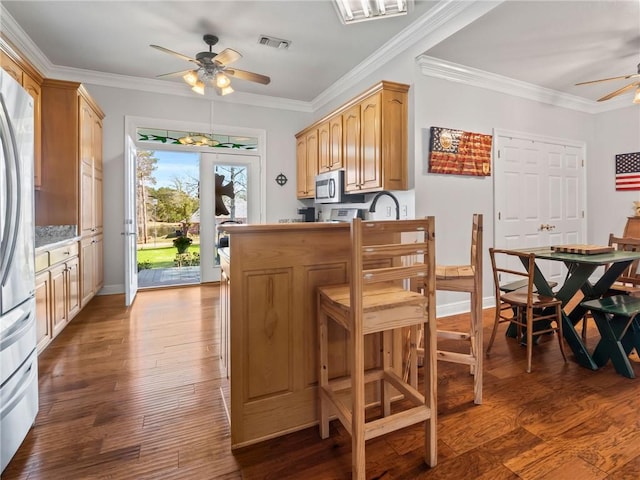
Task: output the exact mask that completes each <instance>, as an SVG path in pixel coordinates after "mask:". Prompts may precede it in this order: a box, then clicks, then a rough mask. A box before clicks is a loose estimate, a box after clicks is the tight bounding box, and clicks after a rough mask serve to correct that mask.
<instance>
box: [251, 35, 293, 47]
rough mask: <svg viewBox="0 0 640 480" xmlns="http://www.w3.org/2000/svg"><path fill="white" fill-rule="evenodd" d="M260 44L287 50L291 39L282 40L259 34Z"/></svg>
mask: <svg viewBox="0 0 640 480" xmlns="http://www.w3.org/2000/svg"><path fill="white" fill-rule="evenodd" d="M258 43H259V44H260V45H266V46H267V47H273V48H280V49H283V50H287V49H288V48H289V45H291V40H284V39H282V38H275V37H269V36H267V35H260V38H258Z"/></svg>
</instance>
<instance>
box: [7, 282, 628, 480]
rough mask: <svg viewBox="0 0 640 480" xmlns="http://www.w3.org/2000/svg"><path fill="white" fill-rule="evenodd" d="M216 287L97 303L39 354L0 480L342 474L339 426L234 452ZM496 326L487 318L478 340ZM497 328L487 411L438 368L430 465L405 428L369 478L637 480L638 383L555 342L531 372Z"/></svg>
mask: <svg viewBox="0 0 640 480" xmlns="http://www.w3.org/2000/svg"><path fill="white" fill-rule="evenodd" d="M217 293H218V289H217V286H215V285H208V286H202V287H200V286H197V287H187V288H176V289H168V290H154V291H144V292H141V293H139V294H138V298H137V300H136V302H135V304H134V306H133V307H132V308H131V309H126V308H124V307H123V304H124V300H123V297H122V296H103V297H96V298H95V299H94V300H92V302H91V303H90V304H89V305H88V306H87V308H85V309H84V310H83V311H82V312H81V313H80V314H79V315H78V316H77V317H76V318H75V319H74V320H73V321H72V322H71V324H69V325H68V326H67V328H66V329H65V330H64V331H63V332H62V333H61V334H60V335H59V336H58V337H57V338H56V339H55V340H54V341H53V342H52V344H51V345H50V346H49V347H48V348H47V349H46V350H45V351H44V352H43V353H42V354H41V356H40V358H39V361H40V412H39V414H38V417H37V419H36V424H35V427H34V428H33V429H32V430H31V432H30V433H29V435H28V436H27V438H26V440H25V442H24V443H23V445H22V446H21V448H20V449H19V451H18V453H17V454H16V456H15V457H14V459H13V460H12V461H11V463H10V464H9V465H8V467H7V468H6V470H5V472H4V473H3V474H2V479H3V480H13V479H28V480H40V479H47V480H57V479H65V480H66V479H74V480H75V479H118V480H120V479H240V478H244V479H305V480H306V479H347V478H350V450H351V443H350V438H349V435H348V434H347V433H346V432H345V431H344V429H343V428H342V427H341V426H339V425H338V422H333V423H332V425H331V427H332V431H331V437H330V438H329V439H327V440H320V437H319V435H318V432H317V429H316V428H309V429H306V430H303V431H300V432H296V433H293V434H289V435H287V436H284V437H280V438H277V439H274V440H271V441H268V442H263V443H261V444H258V445H255V446H251V447H247V448H244V449H242V450H240V451H238V452H234V453H233V454H232V453H231V450H230V448H229V428H228V425H227V420H226V416H225V412H224V407H223V403H222V400H221V396H220V390H219V389H220V388H221V387H223V388H224V386H225V381H224V379H223V378H221V375H220V372H219V368H218V354H219V346H220V345H219V331H218V326H217V318H218V317H217V315H218V313H217V312H218V306H219V305H218V294H217ZM467 321H468V320H467V316H466V315H461V316H456V317H451V318H448V319H441V323H442V325H443V326H444V324H445V322H446V323H451V324H456V323H459V322H467ZM492 321H493V310H486V311H485V315H484V325H485V329H484V331H485V343H486V340H487V339H488V336H489V332H490V327H491V325H492ZM440 328H443V327H442V326H441V327H440ZM444 328H446V327H444ZM589 331H590V334H591V335H592V336H591V337H590V338H589V345H590V347H591V348H593V346H594V345H595V342H596V340H597V333H596V331H595V327H593V326H590V330H589ZM503 332H504V326H502V327H501V331H500V332H499V334H498V338H497V339H496V342H495V344H494V347H493V351H492V354H491V356H490V357H487V358H486V359H485V383H484V403H483V405H479V406H478V405H474V404H473V402H472V400H473V387H472V378H471V376H470V375H469V374H468V369H467V368H466V367H464V366H463V365H455V364H448V363H442V362H440V363H439V364H438V370H439V371H438V399H439V407H438V411H439V420H438V435H439V464H438V466H437V467H435V468H433V469H429V468H427V467H426V466H425V465H424V464H423V462H422V458H421V451H422V450H421V449H422V444H423V433H422V431H421V428H420V426H414V427H409V428H407V429H405V430H402V431H399V432H395V433H392V434H389V435H387V436H383V437H380V438H377V439H375V440H372V441H370V442H369V443H367V474H368V477H369V478H376V479H414V478H424V479H452V480H453V479H455V480H460V479H474V480H475V479H487V480H502V479H517V478H523V479H531V480H534V479H535V480H542V479H545V480H547V479H573V478H579V479H581V480H591V479H593V480H596V479H608V480H622V479H634V480H635V479H637V478H639V477H640V378H637V379H635V380H630V379H627V378H624V377H622V376H620V375H618V374H616V373H615V371H614V370H613V368H612V367H611V366H610V365H609V366H606V367H605V368H603V369H601V370H599V371H597V372H592V371H589V370H587V369H585V368H582V367H580V366H578V365H577V364H576V363H575V362H574V361H573V358H572V356H571V355H570V356H569V362H568V363H566V364H565V363H563V362H562V357H561V356H560V351H559V348H558V344H557V341H556V339H555V338H554V337H547V338H544V339H543V340H542V341H541V342H540V344H539V345H537V346H536V347H535V348H534V353H533V372H532V373H531V374H527V373H525V371H524V369H525V349H524V347H522V346H520V345H519V344H518V343H517V342H516V341H515V340H513V339H506V338H505V337H504V335H503ZM448 347H451V345H448ZM632 363H633V366H634V370H635V373H636V375H638V377H640V363H638V358H637V357H635V358H634V361H633V362H632Z"/></svg>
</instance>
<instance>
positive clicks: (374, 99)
mask: <svg viewBox="0 0 640 480" xmlns="http://www.w3.org/2000/svg"><path fill="white" fill-rule="evenodd" d="M360 118H361V123H360V132H361V137H360V138H361V141H362V146H361V150H360V151H361V159H360V186H361V188H362V189H371V188H379V187H382V161H381V155H380V153H381V143H382V136H381V134H382V116H381V94H380V93H376V94H375V95H372V96H371V97H369V98H367V99H366V100H364V101H363V102H362V103H361V104H360Z"/></svg>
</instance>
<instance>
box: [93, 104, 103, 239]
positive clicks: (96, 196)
mask: <svg viewBox="0 0 640 480" xmlns="http://www.w3.org/2000/svg"><path fill="white" fill-rule="evenodd" d="M93 221H94V225H93V226H94V228H95V232H96V233H102V121H101V120H100V118H99V117H98V116H97V115H96V117H95V121H94V122H93Z"/></svg>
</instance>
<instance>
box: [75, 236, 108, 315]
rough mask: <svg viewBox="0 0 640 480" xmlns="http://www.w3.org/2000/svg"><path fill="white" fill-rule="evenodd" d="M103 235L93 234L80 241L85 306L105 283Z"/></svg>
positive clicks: (83, 301)
mask: <svg viewBox="0 0 640 480" xmlns="http://www.w3.org/2000/svg"><path fill="white" fill-rule="evenodd" d="M103 245H104V241H103V236H102V235H93V236H90V237H85V238H83V239H82V240H81V241H80V262H81V268H80V271H81V272H82V282H81V283H82V287H81V288H82V301H81V306H83V307H84V306H85V305H86V304H87V303H88V302H89V300H91V299H92V298H93V297H94V295H95V294H96V293H98V291H99V290H100V289H101V288H102V285H103V284H104V280H103V278H104V274H103V271H104V264H103V260H102V250H103Z"/></svg>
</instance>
